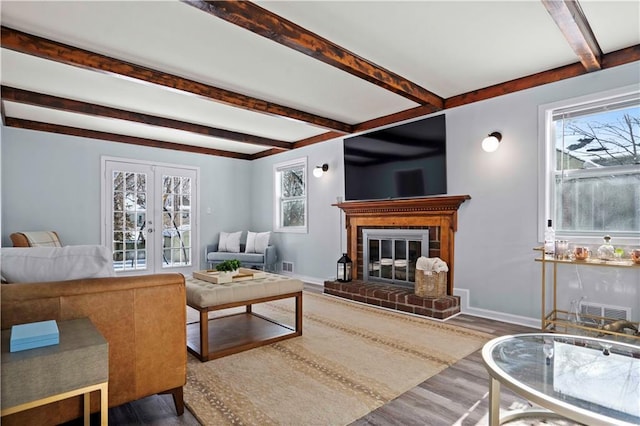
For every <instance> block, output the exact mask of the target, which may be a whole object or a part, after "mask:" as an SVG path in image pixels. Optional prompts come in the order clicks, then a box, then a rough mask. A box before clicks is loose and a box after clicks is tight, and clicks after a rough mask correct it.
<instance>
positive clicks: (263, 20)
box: [182, 0, 444, 109]
mask: <svg viewBox="0 0 640 426" xmlns="http://www.w3.org/2000/svg"><path fill="white" fill-rule="evenodd" d="M182 1H183V2H184V3H186V4H189V5H191V6H193V7H195V8H197V9H200V10H202V11H204V12H207V13H209V14H211V15H214V16H217V17H218V18H221V19H224V20H225V21H228V22H230V23H232V24H235V25H237V26H239V27H241V28H244V29H247V30H249V31H251V32H253V33H255V34H258V35H261V36H263V37H266V38H268V39H270V40H273V41H275V42H277V43H280V44H282V45H284V46H287V47H289V48H291V49H293V50H295V51H297V52H300V53H302V54H304V55H307V56H310V57H312V58H314V59H317V60H319V61H322V62H324V63H325V64H328V65H331V66H333V67H336V68H338V69H340V70H342V71H345V72H348V73H349V74H352V75H354V76H356V77H358V78H361V79H364V80H366V81H368V82H370V83H373V84H375V85H377V86H380V87H382V88H384V89H386V90H389V91H391V92H393V93H395V94H397V95H400V96H403V97H405V98H407V99H410V100H412V101H414V102H416V103H418V104H420V105H425V104H428V105H431V106H432V107H434V108H436V109H442V108H443V105H444V100H443V99H442V98H441V97H439V96H437V95H435V94H433V93H431V92H430V91H428V90H427V89H425V88H423V87H420V86H418V85H417V84H415V83H413V82H411V81H409V80H407V79H406V78H404V77H402V76H400V75H398V74H395V73H393V72H391V71H389V70H387V69H385V68H382V67H381V66H379V65H376V64H374V63H373V62H370V61H368V60H366V59H364V58H362V57H360V56H358V55H356V54H354V53H352V52H350V51H349V50H347V49H345V48H343V47H341V46H338V45H337V44H335V43H333V42H331V41H329V40H327V39H325V38H323V37H320V36H319V35H317V34H315V33H313V32H311V31H309V30H307V29H305V28H303V27H301V26H299V25H297V24H295V23H293V22H291V21H289V20H287V19H284V18H283V17H281V16H278V15H276V14H275V13H273V12H270V11H269V10H267V9H263V8H262V7H260V6H258V5H256V4H255V3H252V2H250V1H205V0H182Z"/></svg>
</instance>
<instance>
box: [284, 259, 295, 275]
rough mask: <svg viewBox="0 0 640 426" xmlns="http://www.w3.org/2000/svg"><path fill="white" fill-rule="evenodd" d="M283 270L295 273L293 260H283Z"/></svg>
mask: <svg viewBox="0 0 640 426" xmlns="http://www.w3.org/2000/svg"><path fill="white" fill-rule="evenodd" d="M282 272H284V273H289V274H293V262H286V261H283V262H282Z"/></svg>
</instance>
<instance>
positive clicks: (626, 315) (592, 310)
mask: <svg viewBox="0 0 640 426" xmlns="http://www.w3.org/2000/svg"><path fill="white" fill-rule="evenodd" d="M580 313H581V314H583V315H594V316H598V317H606V318H611V319H614V320H617V319H622V320H629V319H630V318H631V308H625V307H624V306H611V305H602V304H599V303H591V302H582V303H581V304H580Z"/></svg>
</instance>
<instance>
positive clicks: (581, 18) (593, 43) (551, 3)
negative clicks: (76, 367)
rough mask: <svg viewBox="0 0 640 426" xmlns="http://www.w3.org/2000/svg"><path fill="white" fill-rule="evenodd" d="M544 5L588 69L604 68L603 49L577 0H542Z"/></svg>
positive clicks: (589, 70)
mask: <svg viewBox="0 0 640 426" xmlns="http://www.w3.org/2000/svg"><path fill="white" fill-rule="evenodd" d="M541 1H542V4H543V5H544V7H545V8H546V9H547V12H549V15H551V18H553V20H554V21H555V23H556V25H557V26H558V28H560V31H561V32H562V34H563V35H564V38H566V39H567V41H568V42H569V45H570V46H571V48H572V49H573V51H574V52H575V54H576V55H577V56H578V58H579V59H580V63H582V65H583V66H584V68H585V69H586V70H587V71H588V72H591V71H597V70H599V69H601V68H602V49H600V45H599V44H598V40H596V36H595V35H594V34H593V30H592V29H591V25H589V21H587V17H586V16H585V15H584V12H583V11H582V8H581V7H580V4H579V3H578V2H577V1H576V0H541Z"/></svg>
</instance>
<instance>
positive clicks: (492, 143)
mask: <svg viewBox="0 0 640 426" xmlns="http://www.w3.org/2000/svg"><path fill="white" fill-rule="evenodd" d="M501 140H502V134H501V133H500V132H492V133H489V135H488V136H487V137H486V138H484V139H483V140H482V149H484V150H485V151H486V152H493V151H495V150H496V149H498V147H499V146H500V141H501Z"/></svg>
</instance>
